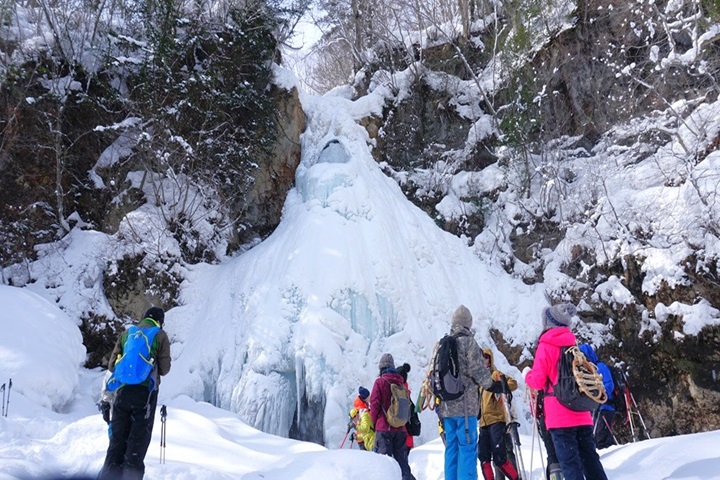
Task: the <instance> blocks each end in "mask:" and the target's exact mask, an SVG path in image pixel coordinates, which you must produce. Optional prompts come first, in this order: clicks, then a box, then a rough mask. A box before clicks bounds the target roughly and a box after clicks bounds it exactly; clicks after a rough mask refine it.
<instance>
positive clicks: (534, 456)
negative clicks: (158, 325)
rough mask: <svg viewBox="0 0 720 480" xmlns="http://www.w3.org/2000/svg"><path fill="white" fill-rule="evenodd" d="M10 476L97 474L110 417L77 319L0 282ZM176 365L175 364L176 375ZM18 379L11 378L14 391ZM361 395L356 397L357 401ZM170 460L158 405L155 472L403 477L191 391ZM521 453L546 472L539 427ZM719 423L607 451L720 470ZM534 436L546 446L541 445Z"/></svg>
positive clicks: (424, 476) (2, 446)
mask: <svg viewBox="0 0 720 480" xmlns="http://www.w3.org/2000/svg"><path fill="white" fill-rule="evenodd" d="M0 304H1V305H2V306H3V308H2V311H0V325H2V326H3V335H2V336H0V382H2V383H4V384H5V390H4V395H3V396H2V400H3V405H2V410H3V412H4V413H6V414H7V416H6V417H0V479H28V478H48V477H52V478H58V477H70V476H73V477H92V476H94V475H96V474H97V472H98V471H99V469H100V467H101V465H102V462H103V459H104V455H105V449H106V448H107V444H108V436H107V425H106V424H105V422H104V421H103V420H102V417H101V415H100V413H99V412H98V411H97V409H96V407H95V402H96V401H97V398H98V394H99V390H100V385H101V383H102V380H103V376H104V374H103V372H102V371H100V370H98V369H96V370H87V369H84V368H82V367H80V364H81V362H82V352H83V346H82V343H81V337H80V334H79V331H78V329H77V327H76V326H75V324H74V322H73V321H72V320H71V319H70V318H69V317H68V316H67V315H66V314H65V313H63V312H62V311H61V310H60V309H58V308H57V307H56V306H54V305H52V304H51V303H50V302H48V301H47V300H45V299H43V298H42V297H40V296H39V295H36V294H33V293H31V292H28V291H27V290H26V289H20V288H15V287H9V286H0ZM172 375H173V372H172V371H171V373H170V374H169V375H168V379H169V378H171V377H172ZM11 378H12V388H11V389H9V390H8V386H9V380H10V379H11ZM351 401H352V398H347V401H346V405H345V406H346V407H347V408H348V409H349V408H350V404H351ZM159 403H161V404H166V405H167V407H168V416H167V420H166V424H165V425H166V436H167V442H166V447H165V456H166V463H165V464H160V452H161V449H160V432H161V420H160V416H159V414H158V415H156V420H155V428H154V431H153V440H152V443H151V445H150V450H149V451H148V455H147V458H146V466H147V471H146V476H147V478H152V479H213V480H214V479H222V478H228V479H229V478H233V479H245V480H250V479H266V480H267V479H272V480H288V479H297V480H300V479H308V480H310V479H313V480H314V479H316V478H324V479H342V480H353V479H355V480H367V479H370V478H371V479H374V480H391V479H398V478H399V477H400V470H399V468H398V467H397V465H396V464H395V462H394V461H393V460H392V459H390V458H388V457H385V456H382V455H377V454H374V453H370V452H362V451H359V450H357V449H351V448H349V442H346V445H345V448H343V449H340V448H339V446H340V444H338V445H335V446H333V448H325V447H322V446H319V445H316V444H313V443H306V442H299V441H294V440H288V439H286V438H281V437H277V436H273V435H270V434H266V433H262V432H260V431H258V430H256V429H254V428H252V427H250V426H248V425H247V424H246V423H244V422H243V421H241V420H240V419H239V418H238V416H237V415H236V414H234V413H232V412H230V411H227V410H223V409H220V408H216V407H214V406H212V405H210V404H208V403H204V402H198V401H195V400H193V399H191V398H189V397H188V396H186V395H179V396H176V397H174V398H169V397H168V394H167V392H164V391H163V389H162V386H161V391H160V402H159ZM435 427H436V424H435V421H434V417H432V416H430V417H429V419H426V421H425V423H424V425H423V430H424V433H425V434H426V435H427V438H428V441H427V442H425V443H424V444H423V445H420V446H418V447H416V448H415V449H413V450H412V452H411V454H410V464H411V467H412V470H413V473H414V474H415V476H416V477H417V478H418V480H439V479H442V478H443V445H442V442H441V441H440V440H439V439H438V438H437V430H436V428H435ZM521 438H522V442H523V447H522V456H523V459H524V464H525V466H526V469H527V470H530V468H531V466H532V478H538V479H539V478H541V471H542V467H541V465H540V457H539V455H540V452H539V450H538V443H537V438H533V437H532V436H530V435H522V436H521ZM719 444H720V431H714V432H707V433H701V434H695V435H684V436H678V437H671V438H661V439H653V440H646V441H643V442H639V443H635V444H629V445H622V446H616V447H612V448H609V449H607V450H604V451H602V453H601V458H602V462H603V464H604V465H605V468H606V471H607V473H608V477H609V478H611V479H613V480H622V479H633V480H635V479H695V478H697V479H712V478H720V458H719V457H718V453H717V445H719ZM533 447H535V448H533Z"/></svg>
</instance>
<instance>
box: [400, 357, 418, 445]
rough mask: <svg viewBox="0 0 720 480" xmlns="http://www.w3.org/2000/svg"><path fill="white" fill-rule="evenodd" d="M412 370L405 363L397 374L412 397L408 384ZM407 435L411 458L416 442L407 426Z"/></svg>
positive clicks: (406, 443) (406, 439) (406, 441)
mask: <svg viewBox="0 0 720 480" xmlns="http://www.w3.org/2000/svg"><path fill="white" fill-rule="evenodd" d="M410 368H411V367H410V364H408V363H403V364H402V365H400V366H399V367H397V373H398V375H400V376H401V377H402V379H403V382H404V385H405V388H407V389H408V392H410V394H411V395H412V391H411V390H410V387H409V386H408V382H407V376H408V372H409V371H410ZM405 433H406V435H407V436H406V437H405V447H406V448H407V453H408V456H409V455H410V450H411V449H412V448H413V447H414V446H415V440H414V439H413V437H412V435H410V431H409V430H408V426H407V425H406V426H405Z"/></svg>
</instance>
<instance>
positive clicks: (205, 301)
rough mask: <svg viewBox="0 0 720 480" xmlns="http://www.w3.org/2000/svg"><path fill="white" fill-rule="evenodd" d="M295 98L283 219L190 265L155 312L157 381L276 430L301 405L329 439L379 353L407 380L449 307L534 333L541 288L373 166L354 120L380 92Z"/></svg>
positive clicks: (523, 338) (481, 334)
mask: <svg viewBox="0 0 720 480" xmlns="http://www.w3.org/2000/svg"><path fill="white" fill-rule="evenodd" d="M303 103H304V108H305V110H306V112H307V114H308V126H307V130H306V132H305V133H304V135H303V138H302V142H303V156H302V161H301V165H300V167H299V168H298V170H297V175H296V185H297V186H296V188H295V189H293V190H292V191H291V192H290V193H289V194H288V198H287V201H286V204H285V208H284V212H283V218H282V221H281V223H280V225H279V226H278V228H277V229H276V231H275V232H274V233H273V234H272V235H271V236H270V237H269V238H268V239H267V240H265V241H264V242H262V243H261V244H259V245H258V246H256V247H255V248H253V249H252V250H250V251H249V252H247V253H245V254H244V255H241V256H239V257H237V258H234V259H230V260H228V261H225V262H223V263H222V264H221V265H212V266H211V265H199V266H196V267H194V268H192V270H191V271H190V272H189V274H188V275H187V280H186V282H185V283H184V285H183V288H182V297H181V302H182V304H183V305H182V306H180V307H177V308H175V309H173V310H172V311H171V312H170V314H169V316H168V318H169V320H168V327H167V328H168V329H169V331H170V332H171V333H172V338H173V341H174V342H175V343H174V345H173V351H174V356H175V357H176V362H175V367H174V371H173V374H172V375H170V376H169V377H168V381H167V382H165V383H164V385H165V389H166V391H169V392H171V394H172V395H177V394H181V393H187V394H189V395H191V396H192V397H193V398H196V399H202V400H206V401H211V402H212V403H214V404H216V405H218V406H220V407H223V408H228V409H230V410H232V411H235V412H239V414H240V416H241V418H243V419H244V420H246V421H247V422H248V423H250V424H252V425H254V426H255V427H257V428H260V429H262V430H263V431H266V432H271V433H274V434H278V435H283V436H285V435H288V432H289V431H290V429H291V427H292V425H293V416H294V415H296V414H297V415H298V418H300V419H301V420H300V421H307V420H308V419H307V418H305V417H306V416H308V415H309V416H311V417H313V419H312V421H311V422H309V423H313V424H318V425H323V424H324V434H325V435H324V440H325V441H326V442H327V444H334V443H336V442H337V441H338V440H339V438H341V436H342V434H343V433H344V426H345V423H346V422H345V418H346V407H347V399H348V398H349V397H351V396H352V395H353V392H355V391H356V390H357V387H358V385H361V384H362V385H366V386H368V387H370V386H371V383H372V380H373V379H374V377H375V376H376V373H377V362H378V360H379V358H380V355H381V354H382V353H384V352H390V353H392V354H393V355H394V356H395V359H396V361H397V362H408V363H410V364H411V366H412V367H413V369H412V371H411V373H410V386H411V389H414V390H417V389H419V386H420V383H421V380H422V376H423V375H424V372H425V369H426V366H427V364H428V359H429V356H430V354H431V349H432V346H433V344H434V343H435V342H436V341H437V340H438V339H439V338H440V337H441V336H442V335H443V334H444V333H445V332H446V331H447V330H448V328H449V323H450V316H451V314H452V312H453V310H454V309H455V308H456V307H457V306H458V305H460V304H465V305H467V306H468V307H469V308H470V310H471V311H472V313H473V315H474V317H475V328H476V329H477V332H478V333H477V338H478V340H479V341H480V342H481V343H482V344H483V345H484V346H491V345H492V341H491V339H490V335H489V333H488V332H489V329H490V328H495V329H498V330H500V331H501V332H502V333H503V335H504V336H505V338H506V339H509V340H512V341H517V342H521V343H522V342H531V341H532V340H534V339H535V338H536V336H537V335H538V334H539V332H540V322H539V320H538V318H539V312H540V310H541V308H542V307H543V306H544V305H545V299H544V296H543V292H542V290H541V289H539V288H531V287H527V286H525V285H524V284H522V283H521V282H520V281H517V280H514V279H512V278H510V277H509V276H508V275H507V274H505V273H504V272H503V271H501V270H500V269H497V268H490V267H488V266H486V265H485V264H483V263H482V262H481V261H480V260H479V259H478V258H477V257H476V256H475V255H474V254H473V252H472V251H471V250H470V248H469V247H468V246H467V245H466V244H465V243H464V242H463V240H461V239H459V238H457V237H455V236H453V235H450V234H448V233H446V232H444V231H442V230H441V229H440V228H438V227H437V226H436V225H435V224H434V223H433V221H432V219H430V218H429V217H428V216H427V215H426V214H425V213H424V212H422V211H421V210H419V209H418V208H416V207H415V206H413V205H412V204H411V203H410V202H409V201H408V200H407V199H406V198H405V196H404V195H403V193H402V192H401V191H400V189H399V188H398V186H397V185H396V184H395V183H394V182H393V181H392V180H390V179H388V178H387V177H386V176H385V175H384V174H383V173H382V172H381V171H380V169H379V167H378V166H377V164H376V163H375V162H374V161H373V159H372V157H371V155H370V151H369V143H370V139H369V138H368V136H367V133H366V131H365V129H364V128H362V127H361V126H359V125H358V123H357V121H358V120H359V119H360V118H362V117H364V116H367V115H368V114H370V113H373V112H375V113H377V111H379V109H380V108H381V105H382V101H381V98H380V97H379V96H376V95H370V96H368V97H364V98H362V99H360V100H359V101H357V102H352V101H350V100H348V99H346V98H343V97H342V96H327V97H323V98H316V97H304V98H303ZM500 365H501V367H503V368H505V367H507V365H506V364H503V362H502V360H501V361H500ZM506 369H507V368H506ZM510 370H511V371H512V369H510ZM416 393H417V391H416ZM297 421H298V420H297V419H296V423H297ZM310 433H311V435H312V432H310ZM322 433H323V432H315V435H316V436H314V437H312V438H314V439H316V440H320V441H322V440H323V435H322Z"/></svg>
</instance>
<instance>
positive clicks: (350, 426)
mask: <svg viewBox="0 0 720 480" xmlns="http://www.w3.org/2000/svg"><path fill="white" fill-rule="evenodd" d="M354 426H355V425H353V423H352V420H350V424H349V425H348V429H347V432H345V438H343V441H342V443H341V444H340V448H343V447H344V446H345V440H347V437H348V435H349V434H350V430H352V429H353V427H354Z"/></svg>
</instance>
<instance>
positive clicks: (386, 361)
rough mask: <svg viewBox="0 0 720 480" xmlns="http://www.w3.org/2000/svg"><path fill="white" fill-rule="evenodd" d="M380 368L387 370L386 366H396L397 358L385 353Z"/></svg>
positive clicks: (381, 358) (379, 364)
mask: <svg viewBox="0 0 720 480" xmlns="http://www.w3.org/2000/svg"><path fill="white" fill-rule="evenodd" d="M378 368H379V369H380V370H385V369H386V368H395V359H394V358H393V356H392V355H390V354H389V353H384V354H383V356H382V357H380V363H378Z"/></svg>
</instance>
